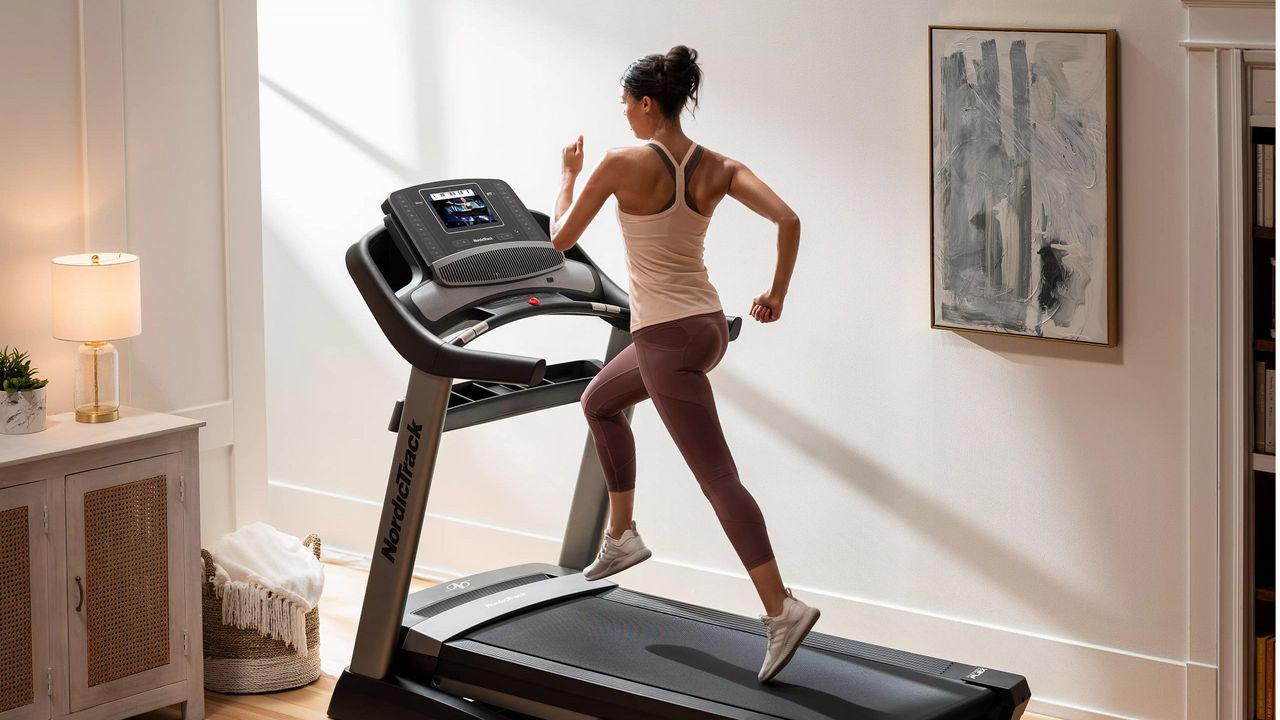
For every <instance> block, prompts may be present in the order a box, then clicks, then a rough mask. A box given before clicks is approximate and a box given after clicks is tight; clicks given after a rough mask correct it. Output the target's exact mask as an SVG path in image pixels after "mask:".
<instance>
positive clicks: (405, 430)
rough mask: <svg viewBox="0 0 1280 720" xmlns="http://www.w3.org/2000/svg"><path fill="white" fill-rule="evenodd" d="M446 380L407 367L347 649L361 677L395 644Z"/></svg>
mask: <svg viewBox="0 0 1280 720" xmlns="http://www.w3.org/2000/svg"><path fill="white" fill-rule="evenodd" d="M451 385H452V378H447V377H439V376H437V375H432V374H430V373H425V372H423V371H421V370H419V369H418V368H416V367H414V368H411V369H410V372H409V388H408V390H406V391H405V396H404V410H403V412H402V413H401V414H400V432H399V433H398V435H397V437H396V454H395V455H394V458H395V459H394V460H393V461H392V463H391V474H390V476H389V477H388V479H387V493H386V498H385V499H384V500H383V503H382V519H381V520H380V521H379V522H378V536H377V537H376V538H375V539H374V548H373V560H372V562H371V563H370V566H369V581H368V584H367V585H366V587H365V593H364V606H363V607H362V608H361V610H360V626H359V628H358V629H357V631H356V644H355V650H354V651H353V652H352V655H351V672H354V673H358V674H360V675H364V676H365V677H370V678H382V677H385V676H386V675H387V674H388V673H389V672H390V670H391V661H392V658H393V657H394V656H395V653H396V651H397V650H398V649H399V647H398V646H399V637H400V623H401V620H402V619H403V617H404V607H405V601H406V599H407V597H408V594H409V583H410V581H411V580H412V579H413V561H414V557H415V556H416V555H417V552H418V541H419V539H420V538H421V535H422V522H423V517H424V516H425V514H426V509H427V495H428V493H429V491H430V490H431V476H432V474H433V473H434V471H435V466H436V452H437V451H438V450H439V449H440V437H441V435H443V433H444V416H445V411H446V410H447V409H448V406H449V389H450V386H451Z"/></svg>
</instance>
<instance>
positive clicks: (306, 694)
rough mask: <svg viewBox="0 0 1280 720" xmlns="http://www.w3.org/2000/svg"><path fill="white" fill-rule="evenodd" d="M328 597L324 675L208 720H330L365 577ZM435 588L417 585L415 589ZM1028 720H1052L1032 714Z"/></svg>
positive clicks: (336, 569)
mask: <svg viewBox="0 0 1280 720" xmlns="http://www.w3.org/2000/svg"><path fill="white" fill-rule="evenodd" d="M324 571H325V583H324V596H323V597H322V598H321V600H320V665H321V669H322V670H323V674H322V675H321V676H320V679H319V680H317V681H315V682H314V683H312V684H310V685H308V686H306V687H304V688H300V689H298V690H288V691H285V692H278V693H267V694H264V695H222V694H220V693H215V692H206V693H205V703H206V707H205V713H206V715H205V717H207V718H209V720H325V718H326V717H327V716H326V715H325V708H327V707H328V706H329V695H330V694H331V693H332V692H333V684H334V682H335V681H336V679H337V676H338V675H339V674H340V673H341V672H342V669H343V668H345V667H346V666H347V665H348V664H349V663H350V662H351V648H352V646H353V645H354V644H355V637H356V623H357V621H358V620H359V618H360V605H361V603H362V602H363V598H364V584H365V577H366V573H365V572H364V571H362V570H357V569H353V568H350V567H346V566H343V565H335V564H333V563H325V566H324ZM429 585H430V583H425V582H421V581H417V580H415V581H414V583H413V589H414V590H419V589H421V588H424V587H428V586H429ZM181 717H182V714H181V713H180V712H179V711H178V709H177V708H176V707H175V708H165V709H163V710H157V711H155V712H150V713H147V714H145V715H138V716H137V717H136V718H134V720H177V719H178V718H181ZM1023 717H1024V718H1025V720H1052V719H1051V718H1047V717H1044V716H1041V715H1031V714H1027V715H1025V716H1023Z"/></svg>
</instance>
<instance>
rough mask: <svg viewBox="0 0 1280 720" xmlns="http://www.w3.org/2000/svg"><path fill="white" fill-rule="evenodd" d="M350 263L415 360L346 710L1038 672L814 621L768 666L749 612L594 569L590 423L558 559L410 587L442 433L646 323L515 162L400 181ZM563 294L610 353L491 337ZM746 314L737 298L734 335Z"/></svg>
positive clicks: (952, 699) (1003, 716) (849, 701)
mask: <svg viewBox="0 0 1280 720" xmlns="http://www.w3.org/2000/svg"><path fill="white" fill-rule="evenodd" d="M382 207H383V211H384V212H385V214H386V215H385V217H384V218H383V224H382V226H380V227H378V228H376V229H374V230H373V231H372V232H370V233H369V234H368V235H366V236H365V237H364V238H363V239H361V240H360V241H359V242H357V243H356V244H355V245H353V246H352V247H351V248H350V250H349V251H348V252H347V268H348V270H349V271H350V273H351V276H352V278H353V279H354V280H355V283H356V286H357V287H358V288H359V290H360V293H361V295H363V296H364V299H365V302H366V303H368V305H369V309H370V310H371V311H372V312H373V315H374V317H375V318H376V319H377V321H378V324H379V325H380V326H381V328H382V331H383V332H384V333H385V334H386V336H387V339H388V340H390V341H391V344H392V345H394V346H395V348H396V350H398V351H399V352H400V354H401V355H402V356H404V358H405V360H408V361H409V363H410V364H411V365H412V369H411V370H410V376H409V386H408V390H407V391H406V393H405V398H404V400H403V401H402V402H401V403H398V404H397V405H396V408H395V411H394V413H393V417H392V421H391V426H390V429H391V430H392V431H394V432H397V433H398V440H397V442H396V449H395V456H394V457H393V459H392V463H391V472H390V476H389V478H388V481H387V488H386V499H385V502H384V504H383V510H382V519H381V521H380V525H379V528H378V535H377V538H376V543H375V551H374V555H373V561H372V566H371V568H370V572H369V581H368V588H367V590H366V593H365V598H364V607H363V609H362V611H361V614H360V625H359V629H358V631H357V636H356V645H355V651H354V653H353V655H352V659H351V666H350V667H349V668H348V669H347V670H345V671H344V672H343V673H342V676H341V677H340V678H339V680H338V683H337V686H336V687H335V689H334V693H333V697H332V699H331V701H330V704H329V715H330V716H331V717H334V718H339V719H340V720H409V719H410V718H413V719H415V720H416V719H418V718H449V719H453V718H457V719H462V718H485V719H488V720H504V719H506V718H527V717H534V718H544V719H547V720H552V719H555V720H561V719H563V720H569V719H572V720H586V719H588V718H608V719H609V720H634V719H640V718H739V719H742V720H764V719H766V718H789V719H804V720H816V719H819V718H823V719H827V718H840V719H842V720H859V719H868V720H870V719H872V718H874V719H876V720H894V719H897V718H903V719H904V720H905V719H906V718H911V719H913V720H979V719H981V720H1017V718H1019V717H1020V716H1021V715H1022V713H1023V710H1024V709H1025V708H1026V704H1027V701H1028V700H1029V698H1030V691H1029V690H1028V688H1027V682H1026V680H1025V679H1023V678H1022V677H1021V676H1018V675H1014V674H1011V673H1006V672H1001V671H999V670H993V669H990V668H985V667H978V666H974V665H966V664H963V663H958V662H951V661H948V660H942V659H939V658H932V657H926V656H923V655H915V654H912V653H906V652H901V651H898V650H893V649H890V648H885V647H878V646H875V645H868V644H866V643H860V642H857V641H854V640H845V639H843V638H839V637H835V636H831V635H825V634H823V633H819V632H812V633H810V635H809V637H808V638H806V640H805V642H804V644H803V645H802V646H801V647H800V649H799V650H797V652H796V654H795V657H794V658H793V659H792V661H791V663H790V664H789V665H788V666H787V667H786V669H784V670H783V671H782V673H781V674H780V675H779V676H778V678H776V679H775V680H773V681H772V682H770V683H768V684H765V685H761V684H759V683H757V682H756V673H757V671H758V669H759V666H760V663H761V661H762V659H763V657H764V647H765V640H764V628H763V626H762V625H761V623H760V622H759V621H758V620H756V619H754V618H746V617H741V616H737V615H731V614H728V613H724V612H720V611H718V610H712V609H709V608H704V607H699V606H696V605H690V604H686V603H681V602H675V601H672V600H666V599H663V598H660V597H655V596H651V595H646V594H643V593H637V592H632V591H628V590H625V589H622V588H620V587H618V586H617V585H616V584H615V583H614V582H612V581H610V580H597V581H594V582H593V581H587V580H585V579H583V577H582V573H581V569H582V568H583V567H585V566H586V565H587V564H588V563H589V562H590V561H591V560H592V559H593V558H594V557H595V552H596V549H597V547H598V544H599V542H600V538H601V534H602V533H603V531H604V526H605V520H606V517H607V511H608V495H607V492H606V489H605V483H604V477H603V473H602V470H601V468H600V464H599V461H598V460H597V458H596V452H595V447H594V445H593V444H592V443H591V441H590V438H589V437H588V438H587V443H586V447H585V448H584V449H583V451H582V464H581V467H580V471H579V474H578V481H577V486H576V489H575V490H574V496H573V500H572V505H571V509H570V513H569V520H568V524H567V526H566V528H565V534H564V544H563V546H562V549H561V554H560V558H559V561H558V562H557V563H556V564H554V565H551V564H546V565H544V564H526V565H519V566H515V567H509V568H505V569H501V570H493V571H489V572H484V573H479V574H476V575H472V576H470V577H465V578H459V579H457V580H455V581H453V582H449V583H441V584H439V585H436V586H434V587H431V588H428V589H426V590H422V591H420V592H417V593H413V594H412V595H409V594H408V589H409V582H410V578H411V576H412V571H413V563H414V556H415V554H416V551H417V549H418V542H419V539H420V534H421V530H422V523H423V516H424V513H425V512H426V506H427V496H428V491H429V490H430V487H431V482H432V473H433V469H434V466H435V461H436V452H437V450H438V449H439V446H440V440H441V437H442V435H443V433H444V432H445V431H448V430H456V429H459V428H464V427H469V426H472V425H478V424H480V423H486V422H492V421H495V420H501V419H503V418H507V417H512V416H515V415H520V414H523V413H528V412H534V411H537V410H542V409H546V408H550V407H554V406H558V405H565V404H569V403H576V402H578V401H579V399H580V397H581V395H582V391H583V389H584V388H585V387H586V385H587V384H588V383H589V382H590V381H591V379H592V378H593V377H594V376H595V375H596V373H598V372H599V371H600V369H601V367H602V366H603V364H604V362H608V360H610V359H611V358H612V357H613V356H615V355H616V354H617V353H619V352H620V351H622V349H624V348H625V347H626V346H627V345H628V344H629V343H630V342H631V337H630V334H629V332H628V328H629V312H628V302H627V295H626V293H624V292H623V291H622V290H621V289H619V288H618V286H617V285H615V284H614V283H613V281H611V280H610V279H609V278H608V277H607V276H606V275H605V274H604V273H603V272H601V270H600V268H598V267H597V266H596V265H595V264H594V263H593V262H592V261H591V258H589V257H588V256H587V255H586V253H584V252H583V251H582V250H581V249H580V248H578V247H574V248H572V249H570V250H569V251H568V252H566V253H563V254H561V253H560V252H558V251H556V250H555V249H554V248H553V247H552V246H551V243H550V241H549V239H548V237H547V233H548V227H547V225H548V223H547V217H546V216H545V215H541V214H535V213H531V212H529V210H527V209H526V208H525V206H524V205H523V204H522V203H521V202H520V199H519V198H517V197H516V195H515V193H514V192H513V191H512V190H511V188H510V187H509V186H508V185H507V184H506V183H504V182H502V181H500V180H483V179H463V180H450V181H444V182H437V183H430V184H427V185H420V186H415V187H411V188H406V189H404V190H400V191H397V192H395V193H392V194H391V196H390V197H389V198H388V199H387V201H386V202H384V203H383V206H382ZM546 313H552V314H554V313H560V314H576V315H592V316H595V317H599V318H600V319H601V320H603V321H604V322H606V323H608V324H609V325H610V326H611V330H610V334H609V341H608V347H607V348H606V352H605V357H604V359H603V361H602V360H595V359H587V360H578V361H573V362H565V363H558V364H554V365H547V363H546V362H545V361H544V360H541V359H536V358H530V357H520V356H515V355H505V354H500V353H492V352H481V351H477V350H473V349H470V348H468V347H466V346H467V344H468V343H470V342H471V341H472V340H474V339H475V338H476V337H478V336H479V335H481V334H483V333H486V332H489V331H491V330H493V329H495V328H497V327H499V326H502V325H505V324H507V323H510V322H515V321H517V320H521V319H523V318H526V317H531V316H534V315H540V314H546ZM740 324H741V321H740V319H738V318H729V325H730V337H731V338H736V337H737V335H738V332H739V329H740Z"/></svg>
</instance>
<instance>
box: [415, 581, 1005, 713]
mask: <svg viewBox="0 0 1280 720" xmlns="http://www.w3.org/2000/svg"><path fill="white" fill-rule="evenodd" d="M647 599H648V596H644V595H640V594H638V593H630V592H627V591H624V590H614V591H610V592H608V593H605V594H602V595H599V596H590V597H579V598H576V599H573V600H570V601H567V602H563V603H559V604H557V605H552V606H548V607H544V608H540V609H537V610H533V611H530V612H527V613H524V614H522V615H520V616H518V617H515V618H511V619H508V620H504V621H499V622H496V623H493V624H491V625H488V626H485V627H483V628H480V629H477V630H474V631H472V632H470V633H468V634H467V635H465V636H464V637H463V638H459V639H458V640H455V641H452V642H449V643H446V644H445V646H444V648H443V649H442V652H441V655H440V665H439V667H438V670H437V672H438V673H439V674H440V675H442V676H445V677H451V678H454V679H456V680H459V681H461V682H470V683H483V684H485V685H486V686H488V687H494V688H504V689H506V691H507V692H512V693H514V694H518V695H521V696H523V697H529V698H531V699H535V700H544V701H554V702H556V703H557V704H559V705H561V706H563V707H569V708H571V709H576V710H578V711H579V712H584V713H590V714H597V715H600V716H601V717H608V718H619V719H622V718H646V717H647V718H652V717H663V718H685V717H688V718H704V717H726V716H735V715H736V716H739V717H742V718H774V717H781V718H788V719H789V720H826V719H830V718H842V719H846V720H855V719H859V718H868V719H871V718H876V719H883V720H889V719H890V718H893V719H894V720H901V719H902V718H918V719H926V718H928V719H936V720H962V719H971V718H988V717H994V716H995V714H996V712H997V705H998V700H997V698H996V696H995V694H994V693H993V692H991V691H989V690H987V689H985V688H982V687H978V686H974V685H970V684H967V683H965V682H963V681H960V680H957V679H952V678H948V677H943V676H941V675H940V674H938V673H940V672H942V671H944V670H946V669H947V667H949V666H950V663H947V662H946V661H940V660H937V659H935V658H927V657H924V656H917V655H910V654H907V653H903V654H902V655H903V656H904V657H905V658H906V660H907V661H908V662H911V661H912V660H916V662H917V663H919V662H923V663H925V664H926V667H921V668H919V669H914V670H913V669H908V668H904V667H900V666H898V665H893V664H888V663H886V662H878V661H876V660H871V659H867V658H865V657H857V656H856V655H852V654H848V653H845V652H840V651H839V650H837V649H834V648H832V649H820V648H819V647H813V646H811V645H810V644H809V643H808V642H806V644H805V645H803V646H801V648H800V649H799V650H798V651H797V652H796V655H795V657H794V658H793V659H792V661H791V663H790V664H789V665H788V666H787V667H786V669H784V670H783V671H782V673H781V674H780V675H779V676H778V677H777V678H775V679H774V680H773V681H772V682H770V683H768V684H765V685H761V684H760V683H758V682H757V681H756V673H757V672H758V670H759V666H760V663H761V661H762V659H763V657H764V643H765V641H764V637H763V634H762V630H761V632H759V633H757V632H750V631H748V630H746V629H744V628H741V627H738V628H735V627H728V626H725V625H723V624H719V623H715V622H711V621H710V620H708V621H702V620H699V619H696V618H694V617H690V616H689V615H688V614H678V615H672V614H668V613H662V612H655V610H654V609H652V608H650V607H644V605H645V600H647ZM818 644H819V645H821V643H818ZM865 647H867V648H874V647H875V646H865ZM711 649H714V650H713V651H712V650H711ZM876 649H879V648H876ZM899 660H900V661H901V658H900V659H899ZM930 663H933V664H937V663H940V664H941V665H933V666H929V664H930ZM566 673H568V674H569V675H570V677H572V678H573V679H572V682H573V684H574V685H575V689H574V692H571V693H566V691H565V687H564V680H565V677H564V675H565V674H566ZM557 678H558V679H559V682H557ZM568 696H575V697H574V698H573V700H574V701H573V702H566V699H568ZM575 705H576V706H577V707H574V706H575ZM726 709H736V710H738V711H739V712H736V713H733V714H732V715H726V714H725V711H726Z"/></svg>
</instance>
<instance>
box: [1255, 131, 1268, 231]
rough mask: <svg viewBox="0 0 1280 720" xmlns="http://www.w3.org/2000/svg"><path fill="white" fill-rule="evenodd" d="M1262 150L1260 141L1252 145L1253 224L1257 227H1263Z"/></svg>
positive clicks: (1264, 195) (1264, 194)
mask: <svg viewBox="0 0 1280 720" xmlns="http://www.w3.org/2000/svg"><path fill="white" fill-rule="evenodd" d="M1262 154H1263V150H1262V145H1261V144H1260V143H1255V144H1254V146H1253V224H1254V225H1257V226H1258V227H1265V226H1264V225H1263V224H1262V203H1263V202H1264V200H1263V198H1265V197H1266V192H1265V191H1264V190H1263V189H1262V185H1263V175H1264V174H1265V170H1264V169H1263V157H1262Z"/></svg>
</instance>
